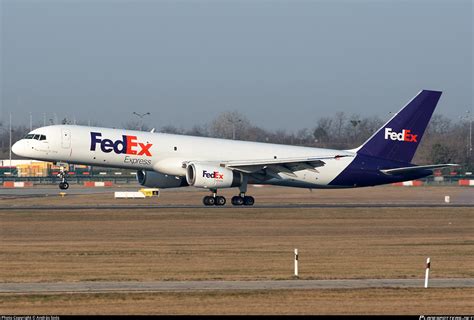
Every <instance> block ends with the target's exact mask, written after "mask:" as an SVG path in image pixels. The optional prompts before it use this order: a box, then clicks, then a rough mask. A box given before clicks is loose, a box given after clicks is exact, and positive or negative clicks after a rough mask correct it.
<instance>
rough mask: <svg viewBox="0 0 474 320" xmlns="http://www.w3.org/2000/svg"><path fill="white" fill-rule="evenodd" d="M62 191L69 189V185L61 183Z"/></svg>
mask: <svg viewBox="0 0 474 320" xmlns="http://www.w3.org/2000/svg"><path fill="white" fill-rule="evenodd" d="M63 189H64V190H66V189H69V183H67V182H63Z"/></svg>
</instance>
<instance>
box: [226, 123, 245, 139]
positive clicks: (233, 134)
mask: <svg viewBox="0 0 474 320" xmlns="http://www.w3.org/2000/svg"><path fill="white" fill-rule="evenodd" d="M228 121H229V122H230V123H231V124H232V140H235V124H236V123H239V122H242V119H237V120H234V119H228Z"/></svg>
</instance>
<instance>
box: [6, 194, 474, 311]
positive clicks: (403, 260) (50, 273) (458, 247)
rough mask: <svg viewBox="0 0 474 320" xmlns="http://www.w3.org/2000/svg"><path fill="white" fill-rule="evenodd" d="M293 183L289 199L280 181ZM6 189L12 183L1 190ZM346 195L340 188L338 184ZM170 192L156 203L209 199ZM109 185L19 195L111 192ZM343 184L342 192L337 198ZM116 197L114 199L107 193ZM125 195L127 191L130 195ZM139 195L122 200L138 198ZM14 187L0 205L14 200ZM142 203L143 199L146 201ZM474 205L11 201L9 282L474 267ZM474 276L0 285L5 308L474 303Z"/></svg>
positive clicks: (366, 197) (388, 273) (369, 273)
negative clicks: (327, 283)
mask: <svg viewBox="0 0 474 320" xmlns="http://www.w3.org/2000/svg"><path fill="white" fill-rule="evenodd" d="M280 190H281V191H283V192H285V191H286V190H290V191H288V192H287V193H286V194H285V195H284V196H281V199H279V198H278V194H279V193H278V192H281V191H280ZM293 190H294V189H281V188H255V189H254V190H252V191H253V194H254V195H256V196H257V199H258V201H259V203H277V202H278V201H280V202H283V203H298V202H300V203H313V202H321V201H322V202H327V203H337V202H342V203H353V202H356V201H357V200H359V201H361V202H371V201H372V202H375V203H376V202H381V201H384V199H386V198H387V197H388V196H387V195H390V196H389V197H388V198H389V199H390V201H392V202H396V201H407V202H409V201H412V202H420V201H424V202H425V203H430V202H433V203H434V202H435V201H437V202H438V203H440V202H442V201H443V200H444V196H443V195H444V194H450V195H451V196H452V200H453V201H456V199H465V200H466V199H469V195H472V192H473V191H471V190H472V189H469V188H468V189H465V188H432V187H429V188H414V189H410V188H395V187H386V188H374V189H359V190H348V191H344V190H329V191H327V190H325V191H324V192H320V191H314V192H313V193H310V192H308V191H307V190H296V191H293ZM0 192H1V191H0ZM338 195H339V196H338ZM201 196H202V193H197V192H173V191H166V192H163V194H162V197H161V198H160V199H158V200H156V199H154V200H147V201H155V202H158V203H174V202H177V201H179V200H180V199H181V202H183V203H199V202H200V198H201ZM103 197H104V195H87V196H86V195H78V196H71V197H69V198H67V197H66V198H65V199H60V198H59V197H58V198H54V201H50V200H53V199H44V198H32V199H26V200H21V204H25V203H28V204H31V205H33V204H34V203H37V204H41V205H44V204H45V203H57V202H60V203H61V204H73V203H85V204H94V203H95V202H98V203H101V198H103ZM338 197H339V198H338ZM107 199H108V200H107V201H110V202H111V203H115V202H113V201H114V200H111V199H109V198H107ZM124 201H125V202H124ZM137 201H140V200H128V202H127V200H121V203H135V202H137ZM18 202H19V201H18V200H15V199H2V200H0V205H2V204H4V205H12V204H13V205H14V204H17V203H18ZM138 203H140V202H138ZM473 218H474V212H473V209H472V208H469V207H466V208H416V209H407V208H403V209H401V208H353V209H351V208H324V209H312V208H306V209H265V208H251V209H250V208H233V207H226V208H220V209H217V208H213V209H211V210H210V209H208V208H202V209H165V208H160V209H144V208H137V209H135V210H83V211H79V210H64V211H57V210H53V211H34V210H32V211H25V212H22V211H19V210H14V209H13V208H12V209H11V210H8V211H0V231H1V232H0V259H1V261H2V268H0V281H1V282H59V281H66V282H76V281H131V280H136V281H144V280H148V281H153V280H204V279H205V280H212V279H218V280H222V279H225V280H255V279H268V280H270V279H277V280H278V279H291V278H292V273H293V249H294V248H298V250H299V254H300V278H301V279H349V278H422V277H423V275H424V263H425V260H426V257H431V260H432V268H431V276H432V277H434V278H445V277H466V278H472V277H474V269H473V267H472V266H473V262H474V257H473V254H472V253H473V252H474V250H473V249H474V236H473V234H474V232H473V231H474V228H473V227H474V224H473V222H474V220H473ZM473 293H474V292H473V290H472V289H455V288H453V289H428V290H422V289H363V290H356V289H353V290H307V291H258V292H255V291H253V292H240V291H239V292H207V291H206V292H194V293H130V294H127V293H110V294H64V295H11V296H6V295H3V296H1V295H0V313H12V312H13V313H15V312H17V313H68V314H69V313H255V314H257V313H393V312H395V313H416V314H418V313H420V314H421V313H426V314H429V313H444V314H451V313H473V312H474V307H473V303H472V301H474V299H473V297H474V294H473Z"/></svg>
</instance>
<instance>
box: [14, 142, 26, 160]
mask: <svg viewBox="0 0 474 320" xmlns="http://www.w3.org/2000/svg"><path fill="white" fill-rule="evenodd" d="M23 149H24V148H23V141H21V140H20V141H17V142H15V143H14V144H13V146H12V152H13V153H14V154H16V155H17V156H21V154H22V150H23Z"/></svg>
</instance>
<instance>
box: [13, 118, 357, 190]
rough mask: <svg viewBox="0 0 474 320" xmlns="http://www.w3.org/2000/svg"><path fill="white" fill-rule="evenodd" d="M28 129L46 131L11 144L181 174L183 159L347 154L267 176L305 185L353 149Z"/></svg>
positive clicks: (328, 175)
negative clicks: (319, 164) (314, 165)
mask: <svg viewBox="0 0 474 320" xmlns="http://www.w3.org/2000/svg"><path fill="white" fill-rule="evenodd" d="M30 134H33V135H34V134H37V135H44V136H45V139H43V140H39V139H22V140H20V141H18V142H17V143H16V144H15V145H14V147H13V151H14V153H15V154H18V155H20V156H23V157H28V158H32V159H38V160H45V161H54V162H67V163H77V164H86V165H99V166H107V167H117V168H128V169H134V170H152V171H157V172H160V173H164V174H167V175H174V176H181V177H182V176H185V175H186V169H185V167H186V166H185V165H183V164H185V163H189V162H193V161H198V162H210V163H215V164H219V163H220V162H225V161H238V160H242V161H245V160H249V159H252V160H258V159H282V158H295V157H326V156H327V157H335V156H336V155H348V157H341V158H335V159H330V160H326V161H325V165H324V166H322V167H319V168H317V170H300V171H296V172H295V173H294V175H291V176H290V175H287V174H285V173H279V174H278V175H279V177H280V178H278V179H271V180H268V181H266V183H269V184H279V185H294V186H298V187H308V188H318V187H319V188H321V187H325V186H327V185H328V184H329V183H330V182H331V181H332V180H333V179H334V178H335V177H336V176H337V175H338V174H339V173H341V172H342V170H344V169H345V168H346V167H347V166H348V165H349V164H350V163H351V161H353V159H354V155H355V154H354V153H353V152H351V151H340V150H331V149H320V148H307V147H296V146H288V145H278V144H267V143H258V142H247V141H235V140H225V139H215V138H206V137H194V136H184V135H173V134H164V133H152V132H143V131H133V130H124V129H110V128H99V127H85V126H75V125H54V126H48V127H42V128H38V129H35V130H33V131H32V132H31V133H30ZM114 149H115V150H114Z"/></svg>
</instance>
